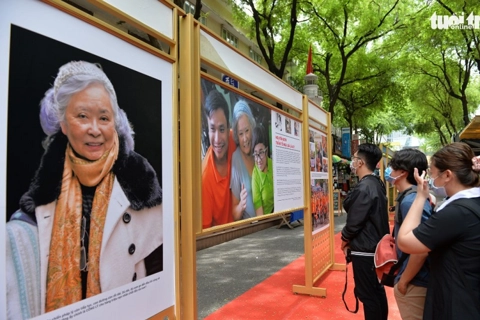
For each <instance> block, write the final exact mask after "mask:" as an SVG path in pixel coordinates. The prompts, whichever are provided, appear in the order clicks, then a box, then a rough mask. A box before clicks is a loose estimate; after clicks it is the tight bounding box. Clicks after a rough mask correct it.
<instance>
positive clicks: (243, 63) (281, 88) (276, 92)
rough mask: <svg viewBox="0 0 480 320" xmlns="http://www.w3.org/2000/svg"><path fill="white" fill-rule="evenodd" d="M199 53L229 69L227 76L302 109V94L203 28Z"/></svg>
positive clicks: (204, 57)
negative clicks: (245, 82)
mask: <svg viewBox="0 0 480 320" xmlns="http://www.w3.org/2000/svg"><path fill="white" fill-rule="evenodd" d="M200 55H201V57H202V58H203V59H206V60H210V61H211V62H213V63H215V64H218V65H219V66H221V67H224V68H225V69H227V70H229V71H230V74H229V76H231V77H233V78H236V77H238V78H237V79H236V80H239V81H241V80H242V79H244V80H246V81H248V82H249V83H251V84H253V85H255V86H257V87H258V88H261V89H262V90H263V91H265V92H268V93H269V94H271V95H272V96H275V97H277V98H278V99H280V100H282V101H285V102H286V103H288V104H290V105H292V106H294V107H296V108H297V109H298V110H300V111H301V110H302V109H303V108H302V94H301V93H300V92H298V91H296V90H295V89H293V88H292V87H290V86H288V85H287V84H285V83H284V82H283V81H281V80H280V79H278V78H276V77H274V76H273V75H272V74H270V73H269V72H267V71H266V70H265V69H263V68H261V67H259V66H258V65H257V64H255V63H253V62H252V61H251V60H249V59H247V58H245V57H244V56H242V55H241V54H239V53H237V52H236V51H235V50H232V48H230V47H229V46H228V45H226V44H225V43H223V42H221V41H219V40H217V39H216V38H214V37H213V36H211V35H210V34H208V33H207V32H205V31H204V30H200Z"/></svg>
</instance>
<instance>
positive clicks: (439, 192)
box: [428, 173, 448, 198]
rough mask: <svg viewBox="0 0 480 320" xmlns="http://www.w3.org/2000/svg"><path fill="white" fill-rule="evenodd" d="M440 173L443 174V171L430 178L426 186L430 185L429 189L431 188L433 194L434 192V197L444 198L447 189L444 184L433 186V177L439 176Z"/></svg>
mask: <svg viewBox="0 0 480 320" xmlns="http://www.w3.org/2000/svg"><path fill="white" fill-rule="evenodd" d="M442 174H443V173H441V174H440V175H438V176H436V177H435V178H430V179H429V180H428V186H429V187H430V190H432V192H433V194H434V195H435V196H436V197H440V198H445V197H448V195H447V191H446V190H445V186H443V187H435V184H434V181H435V179H437V178H438V177H440V176H441V175H442Z"/></svg>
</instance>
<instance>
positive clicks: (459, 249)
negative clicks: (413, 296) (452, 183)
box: [413, 198, 480, 320]
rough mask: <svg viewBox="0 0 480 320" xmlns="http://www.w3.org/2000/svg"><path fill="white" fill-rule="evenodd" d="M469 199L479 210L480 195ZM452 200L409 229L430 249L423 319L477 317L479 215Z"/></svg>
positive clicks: (479, 258) (478, 295) (479, 300)
mask: <svg viewBox="0 0 480 320" xmlns="http://www.w3.org/2000/svg"><path fill="white" fill-rule="evenodd" d="M470 201H472V202H473V203H474V206H476V207H478V208H479V210H480V198H472V199H470ZM455 202H456V201H453V202H451V203H450V204H448V205H447V206H446V207H445V208H443V209H442V210H440V211H439V212H437V213H435V214H433V215H432V216H431V217H430V219H428V220H427V221H425V222H424V223H422V224H421V225H419V226H418V227H417V228H416V229H414V230H413V234H414V235H415V237H416V238H417V239H418V240H419V241H420V242H422V243H423V244H424V245H425V246H427V247H428V248H429V249H430V250H432V251H431V252H430V259H431V260H430V262H431V263H430V268H431V270H430V281H429V283H428V289H427V297H426V301H425V310H424V319H435V320H437V319H480V313H479V311H478V310H479V306H477V305H478V304H480V219H479V217H477V215H475V214H474V213H473V212H471V211H470V210H468V209H467V208H465V207H462V206H459V205H458V204H455ZM453 259H455V261H456V262H457V265H458V267H459V268H461V271H460V272H463V274H464V275H465V278H466V281H467V282H468V284H469V286H470V288H471V289H469V288H468V287H466V286H465V284H464V282H463V281H462V277H461V275H460V274H459V270H458V268H457V266H456V265H455V261H454V260H453ZM472 291H473V294H472Z"/></svg>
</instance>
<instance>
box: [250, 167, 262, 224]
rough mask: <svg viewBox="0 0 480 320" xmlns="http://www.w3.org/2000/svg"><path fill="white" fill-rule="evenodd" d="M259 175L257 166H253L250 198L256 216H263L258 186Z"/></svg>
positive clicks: (260, 193)
mask: <svg viewBox="0 0 480 320" xmlns="http://www.w3.org/2000/svg"><path fill="white" fill-rule="evenodd" d="M260 180H261V179H260V176H259V173H258V169H257V167H255V168H253V173H252V200H253V207H254V208H255V214H256V216H257V217H259V216H263V214H264V212H263V201H262V191H261V190H262V188H261V187H260V183H261V181H260Z"/></svg>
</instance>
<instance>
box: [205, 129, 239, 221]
mask: <svg viewBox="0 0 480 320" xmlns="http://www.w3.org/2000/svg"><path fill="white" fill-rule="evenodd" d="M236 148H237V147H236V145H235V141H234V140H233V135H232V132H230V135H229V141H228V151H227V161H228V164H227V165H228V169H227V175H226V176H225V177H222V176H220V174H219V173H218V171H217V168H216V167H215V159H214V154H213V151H212V147H211V146H210V147H209V148H208V150H207V154H206V155H205V158H204V159H203V162H202V226H203V228H204V229H205V228H210V227H213V226H218V225H221V224H225V223H229V222H233V215H232V193H231V192H230V176H231V172H232V154H233V152H234V151H235V149H236Z"/></svg>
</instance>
